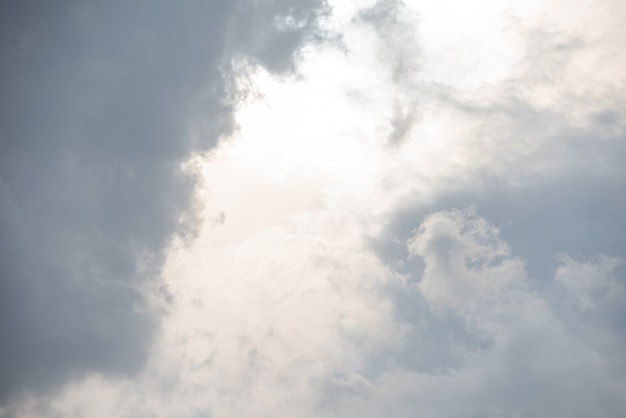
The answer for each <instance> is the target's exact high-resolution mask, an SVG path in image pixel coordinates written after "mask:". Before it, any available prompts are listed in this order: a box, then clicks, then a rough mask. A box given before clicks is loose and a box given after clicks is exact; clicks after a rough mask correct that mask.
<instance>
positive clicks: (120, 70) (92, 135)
mask: <svg viewBox="0 0 626 418" xmlns="http://www.w3.org/2000/svg"><path fill="white" fill-rule="evenodd" d="M324 10H325V8H324V3H323V2H322V1H317V0H310V1H303V2H296V1H266V2H247V1H208V2H207V1H186V2H183V3H172V2H165V1H163V2H161V1H157V2H154V1H150V2H148V1H136V2H121V1H120V2H117V1H114V2H95V1H93V2H92V1H63V2H58V3H55V4H54V5H53V4H52V3H47V2H40V1H20V2H17V1H15V2H12V1H6V2H2V4H1V5H0V16H1V18H0V19H1V22H0V43H1V44H0V51H1V52H0V90H1V91H2V95H1V97H0V340H2V345H1V347H0V400H2V399H5V398H6V397H7V396H8V395H9V394H11V393H15V392H16V391H19V390H21V389H41V388H45V387H49V386H50V385H53V384H55V383H59V382H60V381H62V380H63V379H65V378H67V377H69V376H72V375H81V374H83V373H85V372H88V371H94V370H95V371H100V372H103V373H114V374H127V373H133V372H134V371H136V370H138V369H139V368H141V366H142V364H143V361H144V359H145V355H146V350H147V347H148V344H149V342H150V340H151V337H152V336H153V334H154V332H155V330H156V328H157V327H158V315H157V314H156V313H155V312H152V311H151V310H150V309H149V307H148V306H147V303H146V301H145V300H144V299H143V298H142V296H141V294H140V292H139V286H141V285H142V284H143V283H145V281H147V280H148V281H156V280H158V279H157V277H158V270H159V266H160V263H161V262H162V256H163V255H164V251H165V249H166V248H167V244H168V242H169V241H170V239H171V237H172V235H173V234H179V235H181V234H182V235H184V234H192V233H193V232H194V228H195V226H196V224H195V217H196V214H194V212H193V209H192V208H193V205H192V204H191V203H192V198H193V194H192V191H193V185H194V178H193V175H190V174H184V173H182V171H181V170H180V164H181V163H182V162H183V161H184V160H185V159H186V158H188V157H189V156H191V155H192V153H193V152H198V151H203V150H206V149H208V148H210V147H212V146H214V145H215V144H216V142H217V141H218V140H219V138H220V135H223V134H225V133H228V131H229V130H230V129H231V128H232V120H231V111H232V106H233V105H234V103H232V102H231V103H229V102H228V100H227V99H228V94H227V93H228V91H229V85H228V83H227V80H228V79H230V77H231V75H230V74H224V73H222V72H221V71H220V69H221V68H228V63H229V60H230V58H231V57H233V56H234V55H237V54H244V55H248V56H250V57H252V59H254V60H256V61H257V62H259V63H261V64H262V65H265V66H266V67H267V68H269V69H271V70H277V71H282V72H284V71H287V70H289V69H290V68H291V60H292V59H293V57H294V53H295V52H296V51H297V49H298V48H299V46H301V45H302V43H303V42H304V41H305V40H310V39H311V38H312V37H314V36H317V35H315V34H316V33H317V32H318V29H319V26H318V23H317V22H318V18H319V17H320V16H321V15H323V13H324ZM281 22H282V24H281ZM259 34H260V36H259ZM190 126H202V127H203V128H202V130H201V132H200V133H199V134H197V135H190V134H189V132H188V130H189V128H190Z"/></svg>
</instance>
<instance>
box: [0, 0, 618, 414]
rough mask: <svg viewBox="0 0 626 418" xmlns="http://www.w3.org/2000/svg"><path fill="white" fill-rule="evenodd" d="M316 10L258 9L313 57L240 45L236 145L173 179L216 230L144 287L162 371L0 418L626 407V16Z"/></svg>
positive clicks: (146, 263) (96, 378) (415, 7)
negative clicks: (286, 58)
mask: <svg viewBox="0 0 626 418" xmlns="http://www.w3.org/2000/svg"><path fill="white" fill-rule="evenodd" d="M217 3H219V2H217ZM217 3H216V4H217ZM255 4H256V3H255ZM263 4H265V3H262V2H259V4H258V5H256V6H255V7H261V5H263ZM297 4H300V3H299V2H298V1H295V0H294V1H287V0H284V1H282V0H281V1H275V2H271V1H270V2H268V3H267V5H266V6H267V7H268V9H267V11H266V10H265V9H259V10H261V11H262V12H263V13H267V15H268V16H269V17H267V16H266V17H267V21H268V22H271V25H273V26H271V27H272V28H273V30H275V31H276V33H277V34H278V35H276V34H275V33H273V32H271V31H270V33H265V35H267V39H270V41H268V42H270V43H271V44H272V45H270V46H269V47H268V51H269V50H271V51H273V49H272V48H273V47H276V48H279V49H280V45H279V44H280V42H285V44H289V45H292V44H291V43H289V42H291V41H293V42H294V43H293V45H296V46H295V47H294V51H295V52H294V55H293V63H291V62H289V63H284V62H280V63H278V61H280V60H282V59H283V58H280V59H278V58H275V59H276V60H277V62H276V63H274V64H276V65H275V66H272V65H270V64H271V63H268V62H266V61H267V60H270V61H271V60H272V59H274V58H272V57H274V55H272V54H270V53H268V54H269V55H268V56H269V57H270V58H267V57H265V55H263V54H261V53H259V54H258V56H255V55H254V54H252V53H249V52H246V51H252V50H254V48H253V46H254V47H256V48H260V47H259V46H258V45H257V44H254V42H252V41H244V40H242V41H241V43H242V44H241V45H238V47H237V48H235V47H233V50H232V51H230V50H228V49H225V50H224V52H223V53H224V54H225V56H226V57H225V58H224V60H226V61H227V63H226V64H224V63H222V62H221V61H219V62H220V64H221V67H220V68H222V71H223V72H229V71H230V73H228V74H225V75H224V77H223V78H224V80H225V81H224V83H225V85H224V86H222V90H223V91H222V90H220V92H219V94H220V95H221V96H219V100H218V99H217V98H216V99H214V100H215V101H216V102H220V103H228V101H229V100H230V102H231V103H230V105H229V106H231V107H230V108H228V109H229V110H223V112H225V113H227V112H231V111H232V114H229V117H230V118H231V119H229V120H231V122H232V126H233V129H232V130H227V129H222V130H221V131H219V135H220V140H219V141H217V139H216V138H213V139H212V140H213V143H214V146H212V147H211V148H210V149H208V150H207V149H195V148H194V147H193V146H192V145H189V148H190V152H189V153H188V155H187V161H186V162H185V163H180V164H177V165H176V164H172V165H176V167H177V170H178V171H177V172H176V173H177V175H179V176H181V177H183V178H185V179H187V180H188V181H189V182H191V183H192V186H191V187H193V193H192V194H193V199H191V200H190V201H189V202H188V203H187V205H189V206H190V207H191V209H190V210H189V211H187V212H182V215H180V216H181V217H182V218H181V219H183V220H184V219H187V221H189V222H192V223H194V222H196V219H201V222H200V221H197V223H194V226H195V228H192V231H191V232H189V233H185V231H183V232H182V233H178V234H174V233H172V234H170V235H169V239H167V240H163V241H167V245H166V246H165V247H163V248H162V249H161V250H162V254H163V262H162V264H160V265H156V266H151V260H152V258H151V256H153V254H152V253H151V252H150V251H148V250H145V252H144V253H143V258H142V260H141V263H140V265H139V267H137V269H138V271H141V272H142V274H145V275H148V276H149V275H152V276H151V277H150V279H149V280H145V281H141V282H138V283H137V284H136V285H135V286H136V288H137V289H140V292H141V295H142V297H143V298H144V299H145V304H144V305H145V306H143V305H142V306H141V309H146V310H148V311H150V312H153V313H154V316H155V318H158V326H157V327H156V331H155V336H154V338H153V339H152V340H150V342H149V344H148V348H147V353H146V356H145V357H146V359H145V364H143V366H142V367H140V368H139V369H138V371H136V372H135V373H128V374H125V373H122V374H110V373H109V374H108V373H106V371H104V370H101V369H98V368H93V369H88V370H87V371H86V372H84V373H82V374H77V375H75V376H70V377H69V378H67V379H65V380H64V381H63V384H60V385H56V386H52V387H46V388H44V389H33V388H30V387H27V386H26V387H25V388H24V390H22V391H21V392H19V393H17V394H14V395H11V397H10V398H9V400H8V401H7V402H6V403H4V404H2V403H0V416H2V417H5V416H6V417H12V416H24V417H29V416H33V417H34V416H41V415H44V416H64V417H65V416H75V417H86V416H89V417H111V416H129V417H130V416H132V417H148V416H158V417H169V416H189V417H216V418H222V417H223V418H227V417H283V416H285V417H287V416H289V417H291V416H294V417H303V418H306V417H319V416H332V417H355V416H359V417H372V418H373V417H382V416H390V417H413V416H416V415H419V416H423V417H459V418H460V417H502V416H506V417H531V416H533V417H553V416H568V417H588V416H594V417H618V416H622V415H623V414H624V413H626V356H624V354H623V349H624V347H626V328H625V327H624V324H625V323H626V308H625V307H626V303H625V302H626V282H625V281H624V280H625V278H626V276H625V270H624V265H625V263H626V261H625V260H626V241H625V240H624V238H623V237H622V235H623V234H622V233H621V231H622V230H623V227H624V225H626V224H625V223H624V222H626V218H625V215H624V213H626V211H625V210H624V209H626V198H624V196H626V194H623V193H622V192H625V191H626V188H625V187H626V170H625V169H624V165H623V163H624V158H625V157H626V144H625V141H626V113H625V111H626V102H625V101H624V98H623V93H624V92H626V90H625V89H626V84H625V83H624V81H625V80H624V78H623V76H622V75H620V72H619V71H618V68H619V66H620V65H622V64H626V53H625V52H626V47H625V45H623V44H620V42H622V41H623V39H624V38H623V34H622V33H621V32H620V27H621V26H620V24H624V23H625V22H626V18H625V15H624V14H619V13H618V11H619V10H620V7H619V5H616V4H615V3H614V2H611V1H604V2H600V1H595V2H594V1H587V2H578V3H577V5H576V7H573V6H572V4H571V3H570V2H562V1H557V0H554V1H549V2H545V1H544V2H539V1H528V2H520V1H515V0H508V1H504V2H502V1H491V0H481V1H478V2H463V1H460V0H459V1H456V0H446V1H441V2H422V1H408V0H407V1H405V2H401V1H395V0H380V1H351V2H344V1H339V0H337V1H330V2H329V4H328V6H329V7H330V13H329V14H327V15H326V14H324V13H321V12H320V13H319V14H316V10H318V8H319V9H320V10H322V9H323V8H322V7H321V6H320V5H319V4H318V3H317V2H306V1H302V2H301V4H300V6H301V8H299V9H293V5H297ZM294 10H295V11H294ZM298 10H303V11H304V12H306V13H304V12H303V13H302V14H301V15H297V16H296V11H298ZM324 10H326V9H324ZM261 11H260V12H259V13H261ZM623 11H624V10H622V11H621V12H623ZM236 13H241V11H240V10H234V11H230V10H228V11H224V14H225V16H230V14H232V16H235V15H236ZM290 13H291V14H290ZM311 16H316V17H315V19H318V20H319V22H317V23H315V24H313V25H312V24H311V22H312V19H314V18H313V17H311ZM608 16H611V17H612V19H614V21H613V22H614V23H612V24H611V25H608V26H607V25H604V22H606V20H607V18H608ZM307 19H309V20H307ZM310 27H313V28H314V29H311V30H315V31H318V32H320V35H319V37H318V36H312V35H310V34H308V32H306V31H307V30H309V28H310ZM262 28H263V26H262V25H261V27H260V28H258V30H259V31H260V32H259V33H261V32H262ZM322 34H323V35H322ZM291 35H293V36H294V38H293V39H295V40H296V41H298V42H300V43H298V42H296V41H294V40H293V39H292V38H291V37H290V36H291ZM222 36H225V37H226V35H222ZM272 36H276V39H274V38H272ZM280 36H284V38H281V37H280ZM264 39H265V38H264ZM272 39H274V40H273V41H272ZM246 42H251V44H250V45H248V44H247V43H246ZM272 42H274V43H272ZM251 45H252V46H251ZM276 45H278V46H276ZM616 48H617V49H616ZM242 51H243V52H242ZM274 53H275V54H277V56H279V55H280V56H281V57H282V55H281V54H279V53H278V52H276V51H274ZM229 54H230V55H229ZM261 55H263V56H261ZM264 57H265V58H264ZM607 57H612V58H613V59H612V61H611V62H610V63H607V64H606V66H605V65H603V63H604V62H605V60H606V59H607ZM290 59H291V58H290ZM264 60H265V61H264ZM216 62H218V61H216ZM277 68H279V69H277ZM285 68H287V70H286V69H285ZM596 70H597V71H596ZM228 82H229V83H230V84H228ZM209 90H210V89H208V90H207V91H209ZM210 91H213V90H210ZM215 91H217V90H215ZM211 94H216V95H217V94H218V93H215V92H213V93H211ZM215 106H216V107H217V105H215ZM210 111H211V109H208V110H207V112H210ZM131 113H132V112H131ZM201 114H202V112H197V111H196V112H195V113H194V114H193V117H191V116H189V117H188V118H185V124H184V125H185V126H186V128H187V132H186V134H187V135H188V136H189V137H190V138H191V139H190V140H189V143H190V144H192V143H195V142H197V140H198V138H202V137H203V135H208V133H207V132H210V129H208V128H207V126H212V125H210V123H207V122H206V120H204V119H203V118H202V116H201ZM211 123H213V122H211ZM217 131H218V130H216V132H217ZM3 181H4V180H3ZM0 186H2V187H4V183H0ZM7 189H8V187H7ZM2 190H4V189H1V190H0V191H2ZM3 193H4V192H3ZM2 196H4V195H0V197H2ZM164 199H165V200H167V196H166V198H164ZM176 213H178V212H176ZM3 216H4V214H3ZM185 216H187V218H185ZM180 223H181V224H183V223H184V222H182V221H181V222H180ZM536 231H538V232H536ZM131 238H132V237H131ZM546 260H547V261H546ZM135 308H136V309H138V308H139V307H138V306H137V307H135ZM94 309H95V308H94ZM155 321H156V319H155Z"/></svg>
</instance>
